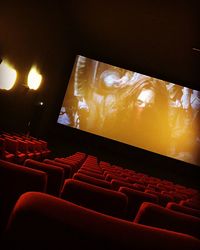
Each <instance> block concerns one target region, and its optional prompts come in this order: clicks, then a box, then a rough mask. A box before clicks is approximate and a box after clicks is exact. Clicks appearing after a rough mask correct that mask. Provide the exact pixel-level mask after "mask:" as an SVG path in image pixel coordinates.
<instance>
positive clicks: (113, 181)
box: [111, 179, 134, 190]
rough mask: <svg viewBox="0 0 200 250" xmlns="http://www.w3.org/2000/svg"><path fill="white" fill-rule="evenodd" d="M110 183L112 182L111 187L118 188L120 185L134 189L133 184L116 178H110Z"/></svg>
mask: <svg viewBox="0 0 200 250" xmlns="http://www.w3.org/2000/svg"><path fill="white" fill-rule="evenodd" d="M111 184H112V187H113V189H115V190H118V189H119V188H120V187H128V188H132V189H134V187H133V184H131V183H128V182H124V181H120V180H118V179H112V181H111Z"/></svg>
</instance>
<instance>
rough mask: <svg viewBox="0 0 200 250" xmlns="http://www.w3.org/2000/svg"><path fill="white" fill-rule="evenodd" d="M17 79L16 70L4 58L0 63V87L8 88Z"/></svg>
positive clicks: (10, 87)
mask: <svg viewBox="0 0 200 250" xmlns="http://www.w3.org/2000/svg"><path fill="white" fill-rule="evenodd" d="M16 79H17V71H16V70H15V69H14V68H13V67H12V65H11V64H10V63H9V62H8V61H6V60H4V61H2V62H1V64H0V89H3V90H10V89H12V88H13V86H14V85H15V82H16Z"/></svg>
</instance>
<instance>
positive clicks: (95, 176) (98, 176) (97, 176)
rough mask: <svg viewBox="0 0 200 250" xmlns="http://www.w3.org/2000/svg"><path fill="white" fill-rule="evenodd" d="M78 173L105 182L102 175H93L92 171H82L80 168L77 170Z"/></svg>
mask: <svg viewBox="0 0 200 250" xmlns="http://www.w3.org/2000/svg"><path fill="white" fill-rule="evenodd" d="M78 173H81V174H86V175H89V176H91V177H94V178H97V179H101V180H105V178H104V176H103V175H102V174H98V173H94V172H92V171H88V170H84V169H82V168H80V169H79V170H78Z"/></svg>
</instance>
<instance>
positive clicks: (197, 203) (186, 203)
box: [180, 200, 200, 210]
mask: <svg viewBox="0 0 200 250" xmlns="http://www.w3.org/2000/svg"><path fill="white" fill-rule="evenodd" d="M180 205H181V206H186V207H190V208H194V209H199V210H200V201H192V200H186V201H180Z"/></svg>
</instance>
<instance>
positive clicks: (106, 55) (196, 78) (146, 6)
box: [0, 0, 200, 183]
mask: <svg viewBox="0 0 200 250" xmlns="http://www.w3.org/2000/svg"><path fill="white" fill-rule="evenodd" d="M197 4H198V1H187V2H186V1H177V0H174V1H173V2H172V1H156V0H155V1H148V0H135V1H134V0H132V1H129V0H124V1H114V0H109V1H108V0H107V1H106V0H101V1H100V0H99V1H93V0H85V1H81V0H73V1H72V0H71V1H64V0H63V1H61V0H60V1H59V0H57V1H56V0H53V1H45V0H44V1H32V2H31V1H9V0H8V1H1V7H0V55H1V57H2V58H8V59H9V60H10V61H11V62H12V63H13V65H14V66H15V67H16V69H17V71H18V74H19V75H18V79H17V84H16V87H15V88H14V89H13V90H12V91H11V92H6V91H0V101H1V103H0V112H1V122H0V127H1V129H5V130H6V129H10V130H12V129H14V128H16V130H18V131H21V132H25V131H26V130H27V129H28V127H27V126H28V123H29V122H30V121H31V126H32V127H31V128H29V129H31V131H32V133H33V134H34V135H36V136H39V137H43V138H46V139H48V140H49V141H50V143H51V146H52V147H53V148H54V149H55V153H57V154H59V153H60V154H64V153H65V152H66V153H68V152H72V151H76V150H78V149H80V150H83V151H87V152H88V153H91V154H97V155H99V157H102V158H104V159H105V160H106V159H107V160H110V161H113V162H116V163H119V164H123V163H124V162H125V161H127V166H128V165H129V166H130V165H131V166H132V165H134V164H135V166H134V167H136V166H137V167H139V168H140V169H141V170H143V169H144V171H147V172H148V171H152V173H155V174H157V175H163V174H164V176H165V177H167V178H171V179H173V178H176V179H177V178H179V179H180V182H181V181H187V180H188V181H189V182H190V183H192V182H193V180H194V179H195V180H196V176H198V175H197V173H198V174H199V170H198V171H197V168H196V167H195V166H191V165H190V164H185V163H182V162H179V161H176V160H172V159H168V158H166V157H161V156H159V155H156V154H151V153H149V152H145V151H143V150H139V149H135V148H133V147H130V146H128V145H124V144H122V143H117V142H115V141H111V140H108V139H105V138H101V137H98V136H95V135H90V134H88V133H85V132H82V131H77V130H74V129H70V128H65V127H64V128H63V127H62V126H59V125H57V124H56V119H57V115H58V113H59V109H60V105H61V103H62V99H63V97H64V94H65V91H66V87H67V82H68V79H69V76H70V73H71V70H72V66H73V63H74V60H75V56H76V55H77V54H81V55H84V56H87V57H90V58H94V59H97V60H100V61H103V62H105V63H110V64H113V65H116V66H119V67H123V68H126V69H130V70H133V71H137V72H140V73H144V74H147V75H151V76H154V77H157V78H161V79H163V80H167V81H171V82H174V83H177V84H180V85H184V86H188V87H190V88H193V89H197V90H200V75H199V72H198V65H200V55H199V52H198V51H197V50H194V49H193V48H199V44H200V36H199V30H198V23H199V22H198V21H199V20H198V5H197ZM34 63H35V64H37V66H38V67H39V68H40V70H41V73H42V74H43V77H44V81H43V83H42V86H41V88H40V89H39V90H38V91H37V92H35V93H34V92H33V91H28V90H27V89H26V88H25V86H24V84H25V83H26V77H27V73H28V71H29V69H30V67H31V65H32V64H34ZM40 101H43V102H44V105H43V106H40V105H39V104H38V103H39V102H40ZM193 177H194V178H193ZM194 183H195V181H194ZM196 183H197V181H196Z"/></svg>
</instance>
